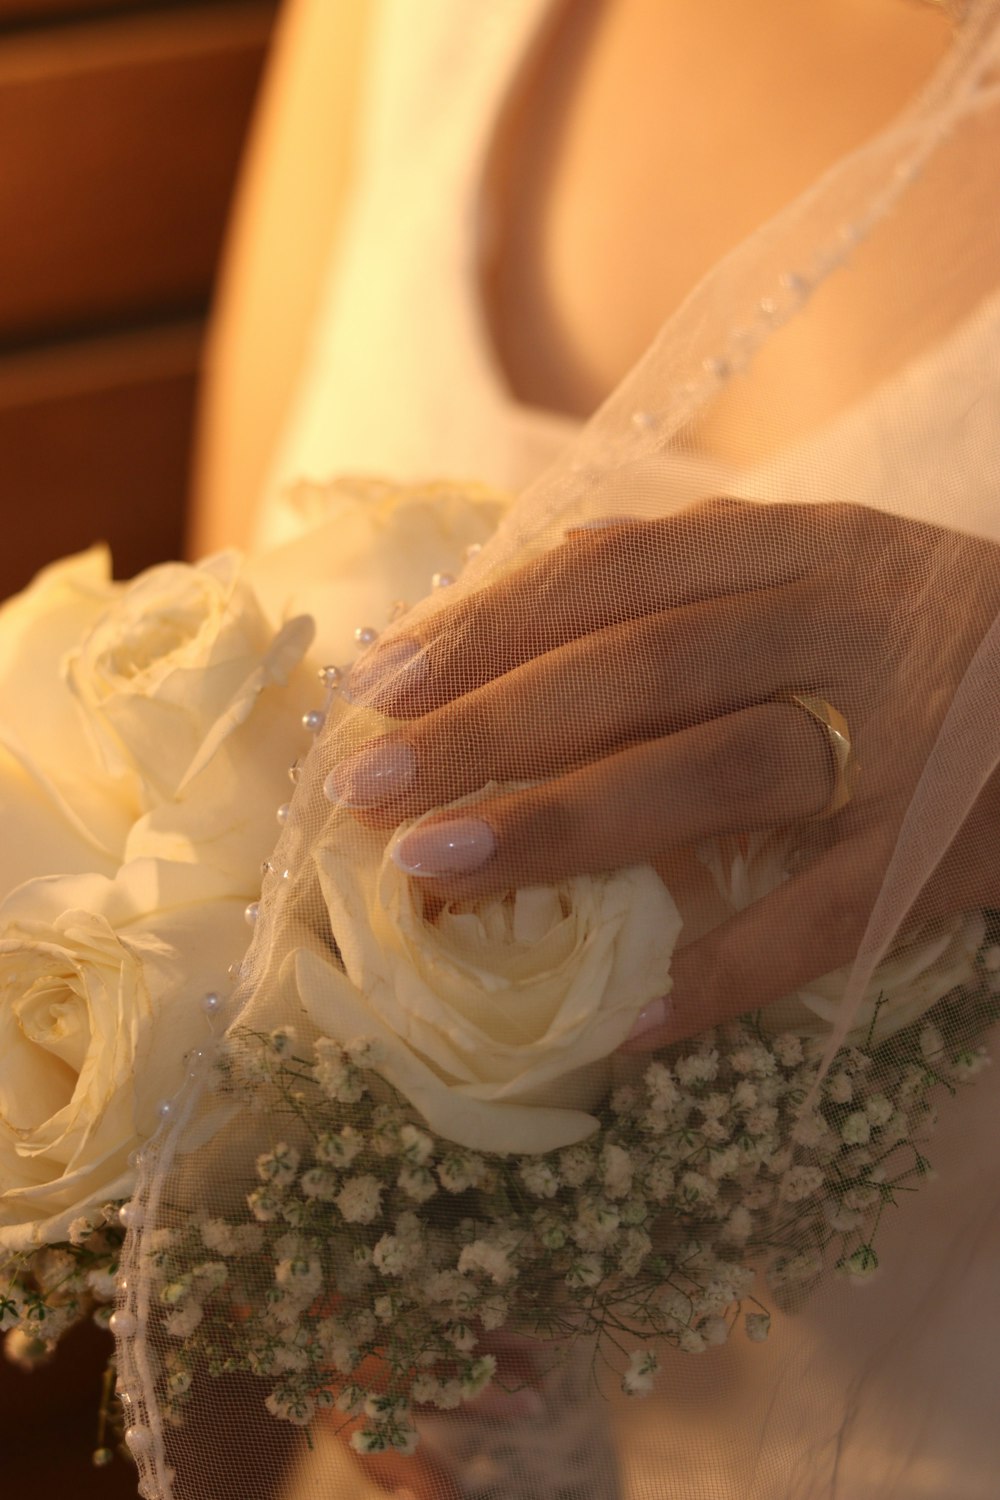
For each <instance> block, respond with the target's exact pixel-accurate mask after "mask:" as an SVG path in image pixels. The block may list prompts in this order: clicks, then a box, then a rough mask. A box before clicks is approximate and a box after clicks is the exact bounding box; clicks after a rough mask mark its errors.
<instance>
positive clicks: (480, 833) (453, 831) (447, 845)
mask: <svg viewBox="0 0 1000 1500" xmlns="http://www.w3.org/2000/svg"><path fill="white" fill-rule="evenodd" d="M495 849H496V837H495V835H494V833H493V829H492V828H491V827H490V825H489V824H488V823H483V822H481V821H480V820H479V819H478V818H456V819H454V820H453V821H451V822H448V823H424V824H422V825H421V826H420V827H419V828H412V829H411V830H410V832H409V833H405V834H404V835H403V837H402V838H401V839H400V840H399V842H398V843H397V844H396V846H395V848H394V849H393V851H392V858H393V861H394V863H395V864H397V865H398V866H399V868H400V869H401V870H404V871H405V872H406V874H407V875H422V876H425V877H427V878H428V879H430V878H432V877H434V876H441V875H467V874H468V873H469V871H470V870H478V869H479V866H480V865H484V864H485V863H486V861H487V860H488V859H489V857H490V855H491V854H492V853H493V852H494V850H495Z"/></svg>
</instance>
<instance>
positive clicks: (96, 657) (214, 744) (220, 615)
mask: <svg viewBox="0 0 1000 1500" xmlns="http://www.w3.org/2000/svg"><path fill="white" fill-rule="evenodd" d="M312 635H313V627H312V622H311V621H310V620H308V619H306V618H302V617H300V618H297V619H293V620H289V621H288V622H287V623H286V624H284V625H283V626H281V627H280V628H279V629H278V630H277V633H275V632H274V630H273V629H272V627H271V625H270V624H269V623H268V621H267V619H266V617H265V615H264V612H263V610H262V609H261V607H260V604H259V603H258V601H257V599H256V597H255V595H254V593H253V591H252V590H251V588H250V587H249V586H248V584H247V583H246V581H245V579H244V577H243V570H242V563H241V560H240V558H239V556H238V554H236V553H233V552H230V553H222V554H220V555H219V556H217V557H213V558H208V559H207V560H206V561H205V562H203V563H200V564H198V565H197V566H195V567H192V566H188V565H187V564H184V563H165V564H163V565H162V566H160V567H155V568H150V569H149V570H148V571H147V572H145V573H141V574H140V575H139V576H138V577H137V578H136V579H134V580H133V581H132V582H131V583H130V584H128V585H126V586H125V587H123V588H122V589H121V591H120V592H119V593H118V594H117V595H116V597H115V598H114V599H113V600H112V601H110V603H109V604H108V605H107V607H106V609H105V610H104V611H103V612H102V614H101V615H100V617H99V618H98V619H97V620H96V621H95V622H94V623H93V624H92V626H91V628H90V630H89V631H88V632H87V634H86V635H85V636H84V637H83V639H82V640H80V641H79V642H78V643H77V644H76V648H75V649H74V650H73V651H71V652H70V653H69V655H68V659H67V666H66V672H67V678H68V682H69V686H70V688H71V690H72V692H73V694H74V695H75V697H76V700H77V702H78V705H79V708H80V711H81V713H82V716H83V721H84V725H85V728H86V729H87V731H88V732H89V736H90V739H91V741H92V743H93V744H94V746H95V747H96V750H97V753H98V755H99V756H100V758H101V760H102V762H103V765H104V767H105V770H106V773H107V775H108V776H110V777H117V778H129V777H130V778H132V779H133V780H134V782H135V783H136V785H137V786H138V788H139V802H140V810H141V811H142V813H143V816H142V817H141V818H138V819H137V821H136V823H135V824H134V826H133V827H132V829H131V830H130V832H129V836H128V839H127V841H126V845H125V850H124V857H125V858H126V859H129V860H131V859H136V858H140V857H144V856H146V857H156V858H160V859H169V860H188V861H197V862H199V863H208V864H211V865H212V866H213V867H214V868H215V869H217V870H219V871H220V872H223V873H225V874H226V876H227V878H228V879H229V881H230V883H231V885H232V887H233V889H234V890H240V891H242V892H244V894H247V895H250V894H254V893H255V892H256V890H257V886H258V882H259V871H260V862H261V859H262V858H263V857H264V856H265V855H266V854H267V853H269V852H270V850H271V848H272V846H273V844H274V840H275V834H276V829H275V824H274V813H275V808H276V807H277V805H278V803H279V801H281V800H282V798H283V796H284V795H285V792H286V789H287V780H286V771H287V767H288V765H289V762H290V761H291V760H293V759H294V758H295V755H296V754H297V753H298V752H299V750H300V748H301V742H302V729H301V725H300V723H299V719H300V717H301V713H302V711H303V709H304V708H305V707H307V706H313V702H314V700H315V698H316V696H317V691H318V690H317V688H316V685H315V683H314V681H313V679H312V678H311V675H310V674H309V673H302V672H299V670H298V669H299V667H300V663H301V662H302V659H303V657H304V655H305V652H306V650H307V648H308V646H309V643H310V641H311V639H312ZM273 688H279V689H284V691H283V692H279V693H274V692H268V691H266V690H268V689H273Z"/></svg>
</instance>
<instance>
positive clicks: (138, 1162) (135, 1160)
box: [126, 1151, 145, 1167]
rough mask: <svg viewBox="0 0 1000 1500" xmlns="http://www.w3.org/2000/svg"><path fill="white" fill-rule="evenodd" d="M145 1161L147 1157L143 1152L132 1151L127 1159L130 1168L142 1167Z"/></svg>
mask: <svg viewBox="0 0 1000 1500" xmlns="http://www.w3.org/2000/svg"><path fill="white" fill-rule="evenodd" d="M144 1160H145V1157H144V1156H143V1154H142V1152H141V1151H130V1152H129V1154H128V1156H127V1157H126V1161H127V1162H128V1165H129V1166H130V1167H141V1166H142V1164H143V1161H144Z"/></svg>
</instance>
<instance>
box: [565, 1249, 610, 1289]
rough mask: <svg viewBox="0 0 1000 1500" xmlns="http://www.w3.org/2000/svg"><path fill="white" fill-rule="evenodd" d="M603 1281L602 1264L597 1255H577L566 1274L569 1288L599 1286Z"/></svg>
mask: <svg viewBox="0 0 1000 1500" xmlns="http://www.w3.org/2000/svg"><path fill="white" fill-rule="evenodd" d="M603 1280H604V1262H603V1261H602V1260H601V1257H600V1256H599V1255H594V1254H588V1255H578V1256H577V1258H576V1259H575V1260H574V1261H573V1264H572V1265H571V1266H570V1268H569V1270H568V1271H567V1273H566V1281H567V1283H568V1285H569V1286H599V1285H600V1283H601V1282H602V1281H603Z"/></svg>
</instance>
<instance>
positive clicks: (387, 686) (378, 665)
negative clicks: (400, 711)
mask: <svg viewBox="0 0 1000 1500" xmlns="http://www.w3.org/2000/svg"><path fill="white" fill-rule="evenodd" d="M429 672H430V666H429V664H428V661H427V655H426V653H425V651H424V648H423V646H422V645H421V644H420V642H419V641H415V640H413V638H412V637H406V636H404V637H403V638H402V640H398V641H387V642H386V644H385V645H384V646H373V647H372V648H371V649H370V650H369V651H366V652H365V654H364V656H362V658H361V660H360V661H358V662H356V663H355V665H354V666H353V667H352V668H351V673H350V676H349V677H348V679H347V681H346V683H345V684H344V687H343V689H342V690H341V691H342V695H343V696H344V697H345V698H346V699H347V701H348V702H349V703H363V702H364V701H365V700H366V699H368V698H373V697H375V696H377V695H379V694H382V695H387V696H388V697H390V698H392V697H395V696H396V694H397V693H407V692H410V691H411V690H412V689H415V688H419V687H422V686H423V685H424V683H425V682H426V680H427V677H428V674H429Z"/></svg>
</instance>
